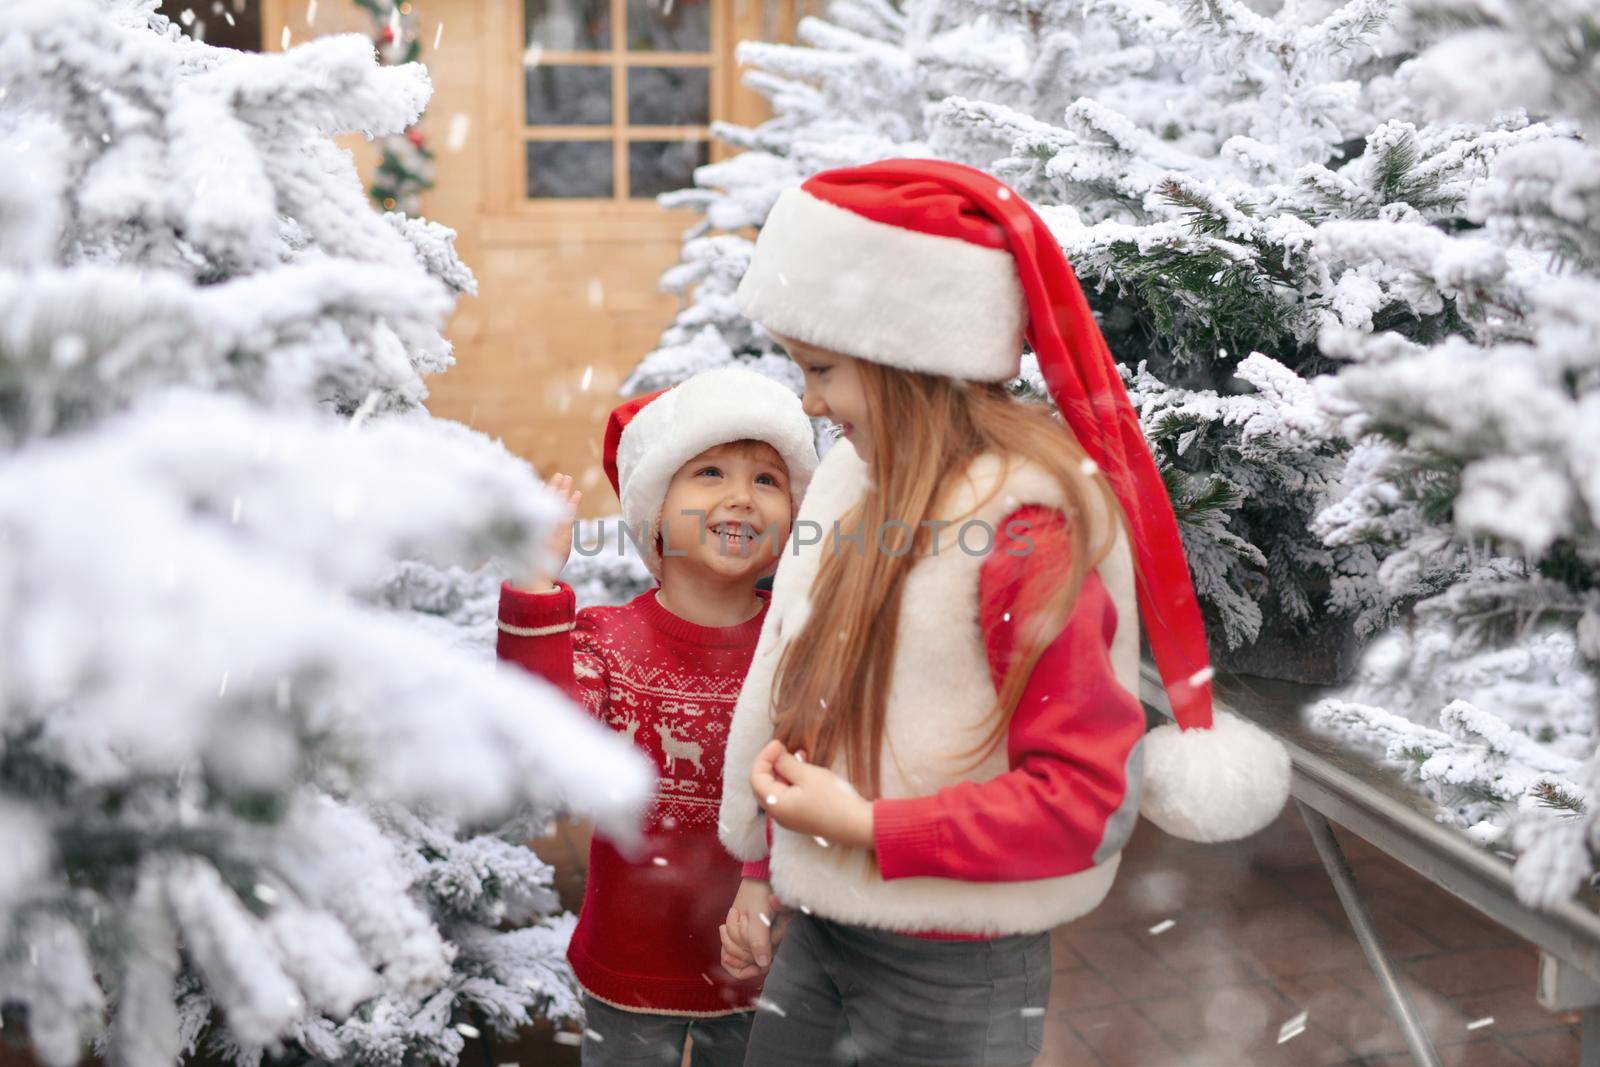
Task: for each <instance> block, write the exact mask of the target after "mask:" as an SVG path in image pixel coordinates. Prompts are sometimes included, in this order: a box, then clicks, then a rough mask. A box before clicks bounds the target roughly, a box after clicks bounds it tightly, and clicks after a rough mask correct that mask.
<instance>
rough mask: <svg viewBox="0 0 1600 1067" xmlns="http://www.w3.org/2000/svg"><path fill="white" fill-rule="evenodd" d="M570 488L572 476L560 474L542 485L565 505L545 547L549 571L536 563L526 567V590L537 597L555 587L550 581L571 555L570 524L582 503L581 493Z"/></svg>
mask: <svg viewBox="0 0 1600 1067" xmlns="http://www.w3.org/2000/svg"><path fill="white" fill-rule="evenodd" d="M572 484H573V483H572V475H570V474H561V473H556V474H552V475H551V476H550V478H549V480H548V481H546V482H545V485H546V486H547V487H548V488H549V489H550V491H551V492H552V493H555V494H556V495H557V496H559V497H561V498H562V499H563V500H565V501H566V504H567V511H566V515H565V516H564V517H563V518H562V520H561V521H560V522H558V523H556V525H555V528H554V529H552V530H551V531H550V540H549V541H548V542H547V543H546V545H545V551H546V552H547V553H549V556H550V561H551V562H550V567H551V568H552V569H550V570H546V569H545V568H543V567H541V566H539V564H538V561H537V560H535V561H533V563H531V564H530V565H529V568H528V574H529V578H528V581H527V583H526V585H525V588H528V589H531V590H533V591H534V592H536V593H548V592H550V591H551V590H553V589H554V588H555V587H556V586H555V582H553V581H552V580H551V578H552V576H554V575H557V574H560V573H561V571H562V570H563V568H565V567H566V565H567V559H568V558H569V557H570V556H571V555H572V523H573V520H574V519H575V518H577V515H578V502H579V501H580V500H582V499H583V492H582V491H581V490H578V489H574V488H572Z"/></svg>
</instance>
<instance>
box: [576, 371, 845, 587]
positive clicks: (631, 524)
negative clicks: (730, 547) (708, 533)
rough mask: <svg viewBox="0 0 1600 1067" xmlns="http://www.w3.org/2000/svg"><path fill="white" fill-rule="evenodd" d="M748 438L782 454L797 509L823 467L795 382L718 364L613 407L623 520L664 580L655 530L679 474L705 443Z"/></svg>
mask: <svg viewBox="0 0 1600 1067" xmlns="http://www.w3.org/2000/svg"><path fill="white" fill-rule="evenodd" d="M745 439H750V440H755V441H765V442H766V443H767V444H769V445H771V446H772V447H773V448H774V449H776V450H777V452H778V455H780V456H782V457H783V462H784V463H785V464H786V465H787V466H788V468H789V497H790V499H791V500H792V501H793V502H794V506H795V510H797V511H798V510H799V506H800V500H801V498H802V497H804V496H805V492H806V486H807V485H808V484H810V482H811V475H812V473H813V472H814V471H815V470H816V469H817V444H816V438H815V436H814V434H813V432H812V428H811V419H810V417H808V416H807V415H806V413H805V412H804V411H803V410H801V406H800V398H799V397H797V396H795V394H794V392H793V390H791V389H790V388H789V387H788V386H786V385H783V384H782V383H780V382H776V381H773V380H772V379H771V378H768V377H766V376H765V375H762V374H757V373H756V372H755V371H751V370H745V369H744V368H743V367H719V368H717V369H715V370H708V371H701V372H700V373H699V374H696V375H694V376H693V377H691V378H686V379H684V380H683V381H681V382H679V383H678V384H677V385H674V386H670V387H668V388H666V389H658V390H656V391H655V392H653V393H646V394H645V395H643V396H636V397H634V398H632V399H631V400H627V401H624V402H623V403H621V404H619V405H618V406H617V407H616V408H615V409H614V410H613V411H612V412H611V418H610V419H609V420H607V422H606V436H605V457H604V462H605V470H606V477H607V478H609V479H611V488H613V489H615V490H616V492H617V499H618V500H619V501H621V502H622V518H623V521H624V522H625V523H627V526H628V529H629V531H631V532H632V534H633V535H634V540H635V544H636V547H637V548H638V549H639V554H640V556H641V557H643V559H644V565H645V566H646V567H648V568H649V569H650V573H651V574H653V575H655V577H656V579H657V580H660V578H661V552H660V550H659V549H658V548H657V547H656V537H657V535H658V534H660V532H661V505H662V503H663V502H664V501H665V500H666V498H667V486H668V485H670V484H671V483H672V476H673V475H674V474H676V473H677V472H678V468H679V467H682V466H683V465H684V464H685V463H687V462H689V461H690V460H691V459H693V458H694V457H695V456H698V455H699V454H700V453H702V452H704V451H705V450H706V449H708V448H711V447H713V446H715V445H724V444H728V443H729V442H731V441H740V440H745ZM668 547H672V546H668ZM686 548H688V546H687V545H679V546H677V548H676V549H674V551H677V550H680V549H686Z"/></svg>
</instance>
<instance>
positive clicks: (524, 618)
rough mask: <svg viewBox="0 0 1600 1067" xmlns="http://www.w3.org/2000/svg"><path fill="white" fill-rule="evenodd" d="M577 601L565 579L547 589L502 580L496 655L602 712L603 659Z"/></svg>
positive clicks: (598, 713)
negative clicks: (520, 586)
mask: <svg viewBox="0 0 1600 1067" xmlns="http://www.w3.org/2000/svg"><path fill="white" fill-rule="evenodd" d="M576 606H577V597H576V596H575V595H574V594H573V592H572V587H571V586H570V585H568V584H566V583H565V582H561V581H558V582H556V588H555V589H554V590H553V591H551V592H548V593H530V592H528V591H527V590H525V589H518V588H517V587H515V586H513V585H512V584H511V583H510V582H502V583H501V584H500V620H499V624H498V625H499V631H500V632H499V634H498V635H497V636H496V639H495V655H496V657H497V658H499V659H501V660H506V661H509V662H512V663H515V664H517V665H518V666H521V667H523V668H525V669H527V670H530V671H532V672H533V673H534V674H537V675H539V676H540V677H541V678H544V679H545V680H546V681H548V682H551V683H552V684H554V685H556V686H557V687H559V688H560V689H561V690H562V691H563V692H565V693H566V694H567V695H568V696H569V697H571V698H572V699H573V700H574V701H575V702H577V703H578V704H581V705H583V707H584V708H586V709H587V710H588V711H589V713H590V714H591V715H594V716H596V717H601V716H602V715H603V713H604V712H605V710H606V691H607V676H606V663H605V660H604V659H603V658H602V657H601V655H600V652H599V649H598V647H597V646H596V644H595V642H594V635H593V632H592V631H591V630H590V629H589V627H588V626H586V625H585V620H584V619H582V618H579V617H578V614H577V611H576Z"/></svg>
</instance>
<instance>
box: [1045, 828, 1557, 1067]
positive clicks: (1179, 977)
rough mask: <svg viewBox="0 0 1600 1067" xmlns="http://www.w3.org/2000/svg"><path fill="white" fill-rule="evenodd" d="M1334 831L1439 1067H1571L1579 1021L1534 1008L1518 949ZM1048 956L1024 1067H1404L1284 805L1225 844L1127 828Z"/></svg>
mask: <svg viewBox="0 0 1600 1067" xmlns="http://www.w3.org/2000/svg"><path fill="white" fill-rule="evenodd" d="M1335 834H1336V835H1337V837H1338V839H1339V841H1340V843H1341V845H1343V847H1344V849H1345V852H1346V856H1347V857H1348V859H1349V860H1350V864H1351V867H1352V868H1353V870H1354V871H1355V876H1356V880H1357V883H1358V884H1359V886H1360V887H1361V894H1362V897H1363V899H1364V900H1365V901H1366V904H1367V907H1368V909H1369V910H1370V911H1371V912H1372V914H1373V917H1374V921H1375V922H1376V924H1377V926H1378V930H1379V933H1380V935H1381V936H1382V937H1383V938H1384V943H1385V944H1386V946H1387V947H1388V949H1389V952H1390V954H1391V955H1392V956H1393V957H1394V959H1395V961H1396V963H1397V965H1398V967H1399V968H1400V970H1401V972H1402V974H1403V975H1404V977H1405V979H1406V981H1407V988H1408V990H1409V992H1410V994H1411V997H1412V1001H1413V1003H1414V1004H1415V1006H1416V1008H1417V1011H1418V1013H1419V1015H1420V1016H1421V1018H1422V1020H1423V1023H1424V1025H1425V1026H1426V1027H1427V1029H1428V1033H1429V1035H1430V1036H1431V1037H1432V1038H1433V1041H1434V1044H1435V1046H1436V1048H1437V1049H1438V1052H1439V1057H1440V1059H1441V1061H1442V1062H1443V1063H1444V1064H1446V1065H1453V1067H1501V1065H1505V1067H1526V1065H1528V1064H1536V1065H1539V1067H1558V1065H1559V1067H1567V1065H1573V1064H1576V1063H1577V1062H1578V1038H1577V1035H1578V1017H1577V1016H1576V1015H1575V1014H1568V1015H1562V1016H1557V1015H1552V1014H1550V1013H1549V1012H1546V1011H1545V1010H1544V1009H1543V1008H1541V1007H1539V1005H1538V1003H1537V1002H1536V1001H1535V999H1534V973H1535V970H1536V966H1537V953H1536V952H1535V950H1534V949H1532V948H1531V947H1529V946H1528V945H1527V944H1525V943H1523V942H1519V941H1518V940H1517V939H1516V938H1514V937H1513V936H1512V935H1511V934H1510V933H1509V932H1508V931H1506V930H1505V929H1504V928H1502V927H1500V926H1498V925H1496V924H1493V923H1490V922H1488V921H1486V920H1484V919H1482V918H1480V917H1479V916H1478V914H1477V913H1476V912H1474V911H1472V910H1471V909H1470V908H1468V907H1467V906H1466V905H1464V904H1460V903H1459V902H1457V901H1456V900H1455V898H1454V897H1452V896H1450V895H1449V894H1447V893H1445V892H1444V891H1443V890H1441V889H1437V888H1435V887H1434V886H1431V885H1429V884H1428V883H1426V882H1424V881H1423V880H1422V879H1420V878H1419V877H1417V876H1416V875H1415V874H1413V873H1412V872H1411V871H1410V870H1408V869H1407V868H1405V867H1403V866H1402V865H1400V864H1398V863H1396V862H1395V861H1393V860H1390V859H1388V858H1387V857H1385V856H1384V855H1383V854H1381V853H1379V852H1378V851H1377V850H1375V849H1373V848H1371V847H1370V846H1368V845H1366V844H1365V843H1364V842H1362V841H1361V840H1360V839H1358V838H1355V837H1353V836H1352V835H1349V834H1347V833H1345V832H1344V831H1342V830H1338V829H1337V828H1336V829H1335ZM1168 919H1171V920H1173V925H1171V926H1170V927H1167V928H1166V929H1164V930H1161V932H1159V933H1152V932H1151V929H1152V928H1153V927H1157V928H1159V924H1161V923H1163V922H1164V921H1165V920H1168ZM1052 947H1053V952H1054V970H1055V974H1054V978H1053V985H1052V989H1051V1006H1050V1012H1049V1015H1048V1025H1047V1028H1046V1035H1045V1050H1044V1055H1043V1056H1041V1057H1040V1059H1039V1061H1038V1064H1037V1067H1167V1065H1178V1064H1184V1065H1191V1067H1250V1065H1276V1064H1283V1065H1293V1067H1322V1065H1332V1064H1344V1065H1352V1067H1353V1065H1358V1064H1372V1065H1378V1064H1382V1065H1384V1067H1393V1065H1401V1064H1409V1063H1412V1062H1414V1061H1413V1060H1412V1058H1411V1057H1410V1055H1408V1054H1407V1053H1406V1051H1405V1048H1406V1046H1405V1042H1404V1039H1403V1038H1402V1037H1401V1035H1400V1031H1399V1029H1398V1028H1397V1027H1396V1026H1395V1024H1394V1023H1393V1022H1392V1021H1391V1020H1390V1017H1389V1015H1388V1012H1387V1008H1386V1006H1385V1004H1384V1001H1383V998H1382V994H1381V992H1380V991H1379V987H1378V982H1377V979H1376V978H1374V977H1373V975H1372V972H1371V971H1370V970H1369V969H1368V967H1367V964H1366V959H1365V957H1364V956H1363V955H1362V952H1361V949H1360V946H1359V945H1357V944H1356V941H1355V938H1354V936H1353V935H1352V934H1351V932H1350V925H1349V923H1348V921H1347V920H1346V919H1345V915H1344V911H1343V909H1342V908H1341V907H1340V905H1339V901H1338V898H1337V897H1336V896H1335V895H1334V891H1333V886H1332V884H1331V883H1330V882H1329V881H1328V878H1327V875H1326V873H1325V872H1324V870H1323V867H1322V864H1321V862H1320V861H1319V860H1318V858H1317V854H1316V851H1315V850H1314V849H1313V847H1312V845H1311V840H1310V838H1309V837H1308V836H1307V834H1306V829H1305V826H1304V824H1303V823H1302V822H1301V819H1300V815H1299V812H1298V809H1297V808H1296V807H1295V806H1294V805H1293V804H1291V805H1290V807H1289V808H1288V809H1287V810H1286V811H1285V812H1284V814H1283V816H1282V817H1281V818H1279V819H1278V821H1277V822H1276V823H1274V824H1273V825H1272V826H1271V827H1270V828H1268V829H1267V830H1265V831H1263V832H1262V833H1261V834H1258V835H1256V836H1255V837H1252V838H1250V839H1249V840H1247V841H1242V842H1237V843H1233V844H1228V845H1194V844H1190V843H1187V842H1184V841H1179V840H1177V839H1176V838H1173V837H1169V836H1167V835H1166V834H1163V833H1162V832H1161V831H1159V830H1157V829H1156V828H1155V827H1154V826H1152V825H1150V824H1149V823H1147V822H1144V821H1141V822H1140V823H1139V827H1138V829H1137V831H1136V832H1135V834H1134V839H1133V841H1132V842H1131V843H1130V845H1129V848H1128V850H1127V852H1126V853H1124V858H1123V865H1122V870H1121V871H1120V872H1119V874H1118V876H1117V883H1116V886H1115V888H1113V890H1112V892H1111V896H1110V897H1109V898H1108V899H1107V900H1106V902H1105V903H1104V904H1102V905H1101V906H1100V907H1099V908H1098V909H1097V910H1096V911H1094V912H1093V913H1091V914H1090V915H1088V916H1086V917H1084V918H1083V919H1080V920H1078V921H1077V922H1074V923H1071V924H1069V925H1067V926H1064V927H1061V928H1060V929H1058V930H1057V931H1056V932H1055V937H1054V941H1053V943H1052ZM1301 1012H1304V1013H1305V1018H1304V1026H1303V1029H1299V1031H1298V1032H1297V1033H1296V1032H1295V1030H1296V1026H1295V1022H1294V1020H1295V1018H1296V1016H1298V1015H1299V1014H1300V1013H1301ZM1490 1017H1492V1018H1493V1022H1487V1023H1486V1022H1481V1021H1480V1020H1484V1019H1487V1018H1490ZM1474 1022H1477V1023H1478V1025H1476V1026H1472V1027H1471V1028H1470V1029H1469V1025H1470V1024H1472V1023H1474ZM1290 1034H1293V1036H1288V1035H1290ZM1280 1036H1284V1037H1285V1039H1284V1040H1282V1041H1280V1040H1279V1038H1280Z"/></svg>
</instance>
